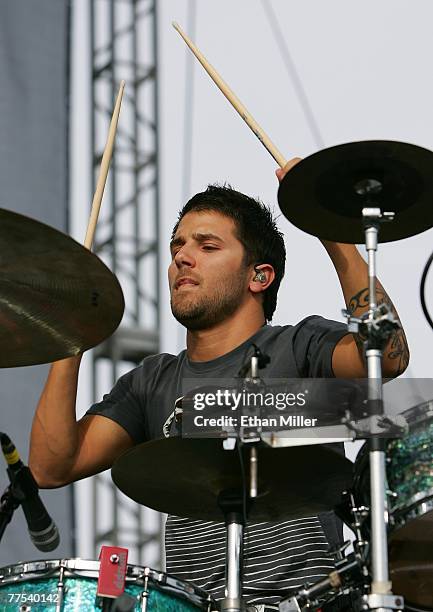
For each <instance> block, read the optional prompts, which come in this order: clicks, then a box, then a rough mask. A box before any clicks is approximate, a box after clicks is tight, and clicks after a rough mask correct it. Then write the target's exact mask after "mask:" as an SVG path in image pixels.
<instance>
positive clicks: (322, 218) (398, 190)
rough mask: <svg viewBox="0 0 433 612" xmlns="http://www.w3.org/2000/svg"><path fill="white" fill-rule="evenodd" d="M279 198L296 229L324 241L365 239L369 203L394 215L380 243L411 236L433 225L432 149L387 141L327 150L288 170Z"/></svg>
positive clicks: (384, 226) (383, 226) (381, 233)
mask: <svg viewBox="0 0 433 612" xmlns="http://www.w3.org/2000/svg"><path fill="white" fill-rule="evenodd" d="M278 202H279V204H280V207H281V210H282V211H283V213H284V215H285V216H286V217H287V219H288V220H289V221H291V222H292V223H293V224H294V225H296V227H299V228H300V229H302V230H304V231H305V232H307V233H309V234H313V235H314V236H318V237H319V238H322V239H325V240H333V241H336V242H347V243H353V244H360V243H364V242H365V236H364V229H363V223H362V213H361V211H362V209H363V208H364V207H367V206H372V207H378V208H380V209H381V211H382V212H394V213H395V218H394V220H393V221H392V222H387V223H381V225H380V231H379V236H378V240H379V242H389V241H391V240H400V239H401V238H408V237H409V236H413V235H415V234H419V233H420V232H423V231H425V230H427V229H429V228H430V227H432V226H433V152H431V151H428V150H427V149H423V148H421V147H418V146H415V145H411V144H406V143H403V142H393V141H387V140H383V141H382V140H371V141H365V142H351V143H348V144H343V145H338V146H336V147H331V148H329V149H324V150H323V151H319V152H318V153H314V155H311V156H309V157H307V158H305V159H303V160H302V161H301V162H299V163H298V164H297V165H296V166H294V167H293V168H292V169H291V170H290V171H289V172H288V173H287V174H286V176H285V177H284V179H283V181H282V183H281V185H280V188H279V191H278Z"/></svg>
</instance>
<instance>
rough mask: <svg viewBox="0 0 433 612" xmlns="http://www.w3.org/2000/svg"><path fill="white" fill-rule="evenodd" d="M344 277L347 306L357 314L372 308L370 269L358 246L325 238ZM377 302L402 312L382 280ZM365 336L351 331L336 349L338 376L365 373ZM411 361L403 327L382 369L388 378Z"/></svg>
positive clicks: (388, 349)
mask: <svg viewBox="0 0 433 612" xmlns="http://www.w3.org/2000/svg"><path fill="white" fill-rule="evenodd" d="M322 243H323V245H324V247H325V249H326V251H327V252H328V255H329V256H330V258H331V260H332V263H333V264H334V267H335V270H336V272H337V275H338V279H339V281H340V285H341V289H342V291H343V295H344V300H345V303H346V308H347V309H348V310H349V311H350V312H351V314H353V315H354V316H355V317H360V316H361V315H362V314H363V313H364V312H366V311H367V310H368V302H369V290H368V269H367V264H366V263H365V261H364V259H363V258H362V257H361V255H360V253H359V252H358V249H357V248H356V246H355V245H353V244H341V243H339V242H329V241H326V240H322ZM376 291H377V303H378V304H383V303H385V304H387V305H388V306H389V307H390V309H391V311H392V312H393V314H394V316H395V317H396V319H397V320H399V319H398V314H397V311H396V309H395V306H394V304H393V303H392V301H391V299H390V297H389V296H388V294H387V293H386V291H385V289H384V288H383V287H382V285H381V284H380V282H379V281H377V285H376ZM363 341H364V339H363V338H362V337H361V336H360V335H359V334H348V335H347V336H345V337H344V338H342V339H341V340H340V342H339V343H338V344H337V346H336V347H335V349H334V353H333V357H332V368H333V370H334V374H335V376H338V377H342V378H343V377H344V378H356V377H364V376H366V375H367V366H366V362H365V357H364V348H363V344H364V342H363ZM408 363H409V348H408V345H407V341H406V336H405V333H404V330H403V329H396V330H394V331H393V332H392V334H391V336H390V338H389V340H388V343H387V345H386V347H385V348H384V351H383V360H382V371H383V375H384V376H385V377H386V378H393V377H395V376H399V375H400V374H402V373H403V372H404V371H405V369H406V368H407V365H408Z"/></svg>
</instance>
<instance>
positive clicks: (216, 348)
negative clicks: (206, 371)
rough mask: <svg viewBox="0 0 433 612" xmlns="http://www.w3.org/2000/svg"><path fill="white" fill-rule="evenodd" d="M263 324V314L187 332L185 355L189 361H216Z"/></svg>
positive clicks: (232, 319)
mask: <svg viewBox="0 0 433 612" xmlns="http://www.w3.org/2000/svg"><path fill="white" fill-rule="evenodd" d="M264 323H265V319H264V317H263V313H262V312H261V313H260V314H258V315H256V316H252V317H249V318H248V317H247V318H245V317H242V319H240V317H239V316H235V317H233V318H230V319H228V320H225V321H222V322H221V323H219V324H217V325H215V326H214V327H211V328H209V329H202V330H198V331H191V330H188V332H187V335H186V346H187V354H188V357H189V359H191V361H210V360H212V359H217V357H221V356H222V355H225V354H226V353H229V352H230V351H233V350H234V349H235V348H237V347H238V346H240V345H241V344H242V343H243V342H245V341H246V340H248V338H251V336H253V335H254V334H255V333H256V332H257V331H258V330H259V329H260V328H261V327H262V326H263V325H264Z"/></svg>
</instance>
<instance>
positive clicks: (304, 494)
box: [112, 437, 352, 521]
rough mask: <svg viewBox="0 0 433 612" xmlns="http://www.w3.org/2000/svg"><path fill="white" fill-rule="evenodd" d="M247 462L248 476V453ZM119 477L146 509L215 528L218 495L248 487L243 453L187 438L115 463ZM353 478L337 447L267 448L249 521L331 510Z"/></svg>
mask: <svg viewBox="0 0 433 612" xmlns="http://www.w3.org/2000/svg"><path fill="white" fill-rule="evenodd" d="M244 450H245V449H244ZM243 463H244V465H245V466H246V469H247V471H248V455H247V453H246V452H245V453H244V461H243ZM112 477H113V481H114V483H115V484H116V485H117V486H118V487H119V489H120V490H121V491H123V493H125V494H126V495H127V496H128V497H130V498H131V499H133V500H134V501H136V502H138V503H139V504H143V505H145V506H147V507H150V508H154V509H155V510H159V511H160V512H168V513H170V514H175V515H177V516H184V517H190V518H193V519H202V520H214V521H221V520H222V518H223V516H222V513H221V510H220V509H219V507H218V496H219V495H220V494H221V493H222V492H226V491H231V492H233V491H235V492H239V495H241V494H242V483H243V479H242V474H241V467H240V459H239V452H238V450H237V449H234V450H225V449H224V448H223V445H222V441H221V440H217V439H206V440H205V439H186V438H180V437H174V438H165V439H162V440H153V441H151V442H145V443H144V444H140V445H138V446H135V447H134V448H132V449H130V450H128V451H127V452H126V453H124V454H123V455H122V456H121V457H120V458H119V459H118V460H117V461H116V463H115V464H114V466H113V469H112ZM351 479H352V463H351V462H350V461H348V460H347V459H345V457H343V456H342V455H340V454H339V453H338V452H336V451H335V450H333V449H331V448H326V447H324V446H315V447H308V446H301V447H292V448H279V449H271V448H269V447H266V446H262V445H260V447H259V450H258V491H259V496H258V497H257V498H256V499H255V500H254V502H253V504H252V507H251V509H250V512H249V518H250V519H251V520H253V521H262V520H263V521H277V520H280V519H294V518H299V517H302V516H311V515H313V514H316V513H318V512H322V511H325V510H330V509H331V508H333V506H334V504H336V503H337V502H338V501H340V496H341V492H342V490H343V489H345V488H347V486H348V485H349V483H350V482H351ZM245 480H246V481H248V477H246V478H245Z"/></svg>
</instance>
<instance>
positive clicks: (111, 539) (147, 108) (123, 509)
mask: <svg viewBox="0 0 433 612" xmlns="http://www.w3.org/2000/svg"><path fill="white" fill-rule="evenodd" d="M156 4H157V0H111V1H108V0H95V2H92V3H91V20H90V36H91V53H92V59H91V61H92V88H91V91H92V126H91V132H92V151H93V168H92V172H93V187H94V186H95V185H96V180H97V176H98V171H99V166H100V162H101V156H102V152H103V149H104V146H105V141H106V138H107V134H108V126H109V122H110V118H111V113H112V110H113V106H114V100H115V98H116V95H117V91H118V88H119V83H120V81H121V80H122V79H124V80H125V81H126V87H125V92H124V96H123V102H122V109H121V113H120V120H119V125H118V131H117V138H116V145H115V151H114V155H113V160H112V165H111V169H110V172H109V177H108V182H107V186H106V191H105V195H104V202H103V206H102V209H101V215H100V220H99V223H98V228H97V232H96V238H95V244H94V251H95V252H96V253H97V254H98V255H99V256H100V257H101V258H102V259H103V260H104V261H106V263H107V264H108V265H109V267H110V268H111V270H112V271H113V272H114V274H116V275H117V277H118V279H119V281H120V283H121V285H122V289H123V291H124V295H125V302H126V307H125V315H124V318H123V321H122V323H121V326H120V327H119V329H118V330H117V332H116V333H115V334H114V335H113V337H112V338H110V339H109V340H108V341H107V342H105V343H103V344H102V345H100V346H99V347H97V349H96V350H95V351H94V352H93V361H92V378H93V397H94V399H95V401H98V400H99V399H100V398H101V396H102V394H103V393H104V392H106V391H108V390H109V389H110V387H111V384H112V383H113V382H114V381H115V380H116V379H117V378H118V377H119V376H120V375H121V374H122V373H124V372H125V371H127V370H130V369H131V368H133V367H134V366H135V365H136V364H138V363H140V361H141V360H142V359H143V358H144V357H146V356H147V355H152V354H154V353H157V352H158V350H159V335H158V330H159V287H158V282H159V269H158V268H159V257H158V232H159V217H158V206H159V203H158V194H159V189H158V100H157V14H156V13H157V9H156ZM162 522H163V517H162V516H161V515H159V514H156V513H154V512H152V511H151V510H149V509H146V508H142V507H140V506H138V505H137V504H135V503H134V502H132V501H130V500H129V499H127V498H126V497H125V496H124V495H123V494H121V493H120V492H119V491H117V490H116V488H115V487H114V485H113V483H112V480H111V476H110V473H109V472H107V473H104V474H102V475H100V476H96V477H95V478H94V487H93V533H94V547H95V551H94V552H95V555H97V554H98V553H99V550H100V546H101V545H102V544H104V543H105V544H107V543H112V544H114V545H119V546H125V547H128V548H129V554H130V556H129V560H130V562H133V563H147V564H149V563H150V561H151V562H152V565H153V566H154V567H155V568H156V569H161V568H162V563H163V561H162Z"/></svg>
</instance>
